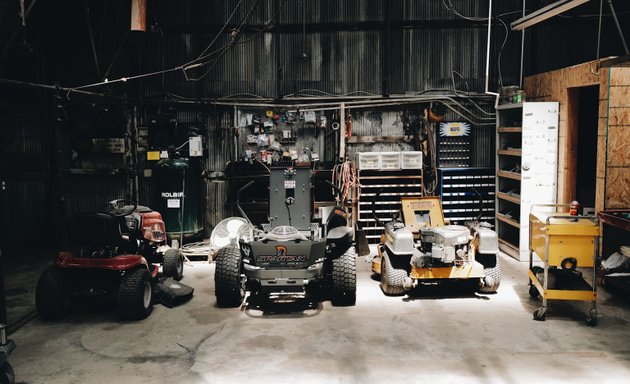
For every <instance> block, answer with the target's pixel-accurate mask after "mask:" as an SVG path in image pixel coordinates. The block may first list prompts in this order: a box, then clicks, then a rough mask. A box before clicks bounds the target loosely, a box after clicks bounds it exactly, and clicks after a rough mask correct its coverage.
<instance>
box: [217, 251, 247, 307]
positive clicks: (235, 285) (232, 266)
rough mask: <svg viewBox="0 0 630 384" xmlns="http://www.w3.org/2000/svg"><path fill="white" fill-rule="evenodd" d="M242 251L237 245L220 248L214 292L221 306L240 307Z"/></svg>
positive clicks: (241, 295) (241, 299)
mask: <svg viewBox="0 0 630 384" xmlns="http://www.w3.org/2000/svg"><path fill="white" fill-rule="evenodd" d="M240 272H241V252H240V250H239V249H238V248H236V247H224V248H221V249H219V252H217V258H216V269H215V271H214V294H215V296H216V298H217V304H218V305H219V306H220V307H238V306H239V305H240V304H241V302H242V301H243V293H242V292H241V276H240V275H241V273H240Z"/></svg>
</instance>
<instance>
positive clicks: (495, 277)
mask: <svg viewBox="0 0 630 384" xmlns="http://www.w3.org/2000/svg"><path fill="white" fill-rule="evenodd" d="M481 259H482V260H484V259H487V257H486V258H483V257H482V258H481ZM482 264H484V263H483V262H482ZM483 282H484V284H483V286H482V287H481V288H479V292H480V293H496V292H497V289H499V285H501V265H500V264H499V255H498V254H496V255H494V260H492V261H491V262H490V263H487V264H484V269H483Z"/></svg>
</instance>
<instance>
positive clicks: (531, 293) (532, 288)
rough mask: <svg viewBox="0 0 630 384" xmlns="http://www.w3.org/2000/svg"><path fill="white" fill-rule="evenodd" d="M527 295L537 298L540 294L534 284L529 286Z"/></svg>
mask: <svg viewBox="0 0 630 384" xmlns="http://www.w3.org/2000/svg"><path fill="white" fill-rule="evenodd" d="M529 296H530V297H531V298H532V299H537V298H538V297H539V296H540V292H538V288H536V286H535V285H534V284H531V285H530V286H529Z"/></svg>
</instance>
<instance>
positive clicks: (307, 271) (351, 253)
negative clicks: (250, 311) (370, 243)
mask: <svg viewBox="0 0 630 384" xmlns="http://www.w3.org/2000/svg"><path fill="white" fill-rule="evenodd" d="M252 183H254V182H253V181H251V182H250V183H248V184H246V185H245V186H243V187H242V188H241V189H240V190H239V192H238V195H237V207H238V209H239V212H240V213H241V215H242V216H243V217H244V218H245V220H244V219H242V218H239V217H234V218H228V219H225V220H224V221H223V222H222V223H219V225H217V227H216V228H215V229H214V230H213V233H212V236H211V239H214V240H215V242H216V240H221V241H219V243H221V242H222V243H223V244H222V245H224V246H223V247H222V248H220V249H219V250H218V253H217V255H216V270H215V275H214V282H215V295H216V299H217V304H218V305H219V306H222V307H235V306H239V305H240V304H242V303H243V304H244V303H245V302H244V300H245V299H246V297H247V295H249V294H262V295H265V296H264V297H269V298H274V297H277V298H281V299H282V298H292V297H293V298H295V297H306V296H307V295H309V296H315V297H318V296H319V297H320V298H321V297H322V296H320V295H321V294H322V293H323V292H326V293H327V294H328V295H329V296H328V297H329V298H330V300H331V302H332V304H333V305H344V306H348V305H354V304H355V301H356V255H357V251H356V250H355V243H354V242H353V237H354V236H353V235H354V231H353V229H352V227H349V226H348V220H347V214H346V212H345V211H343V210H342V209H341V208H339V207H334V208H333V209H332V211H331V212H330V214H329V215H328V217H327V219H326V218H324V219H322V223H323V225H321V226H320V224H319V223H312V222H311V218H312V217H311V208H312V205H311V178H310V170H309V168H308V166H292V165H279V164H276V165H275V166H274V165H272V167H271V174H270V186H269V194H270V197H269V223H268V224H263V225H262V230H261V229H257V228H255V227H254V225H252V224H251V221H249V219H248V218H247V215H246V214H245V212H244V211H243V209H242V208H241V207H240V196H241V194H242V193H243V191H244V190H245V189H247V188H249V187H250V186H251V185H252ZM331 185H332V184H331ZM219 233H222V235H219Z"/></svg>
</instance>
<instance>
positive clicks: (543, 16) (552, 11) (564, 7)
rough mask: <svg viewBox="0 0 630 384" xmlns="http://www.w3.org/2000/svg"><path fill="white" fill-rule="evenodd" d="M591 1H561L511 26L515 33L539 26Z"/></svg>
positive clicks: (522, 18)
mask: <svg viewBox="0 0 630 384" xmlns="http://www.w3.org/2000/svg"><path fill="white" fill-rule="evenodd" d="M589 1H590V0H559V1H556V2H555V3H552V4H549V5H547V6H546V7H542V8H540V9H539V10H537V11H535V12H532V13H530V14H529V15H527V16H525V17H521V18H520V19H518V20H516V21H514V22H513V23H511V24H510V27H511V28H512V30H513V31H521V30H523V29H525V28H527V27H531V26H532V25H535V24H538V23H540V22H541V21H545V20H547V19H549V18H551V17H554V16H556V15H559V14H561V13H563V12H566V11H568V10H569V9H573V8H575V7H577V6H579V5H582V4H584V3H588V2H589Z"/></svg>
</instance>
